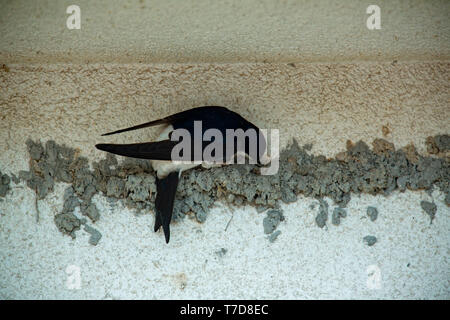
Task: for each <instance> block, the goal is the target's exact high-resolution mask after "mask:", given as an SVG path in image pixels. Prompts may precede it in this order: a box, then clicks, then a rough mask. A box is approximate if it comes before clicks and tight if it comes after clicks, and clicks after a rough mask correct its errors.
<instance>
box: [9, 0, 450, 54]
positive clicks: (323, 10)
mask: <svg viewBox="0 0 450 320" xmlns="http://www.w3.org/2000/svg"><path fill="white" fill-rule="evenodd" d="M1 3H2V10H0V39H1V41H0V61H3V62H23V61H28V62H45V63H48V62H74V61H76V62H127V63H128V62H145V63H151V62H166V63H167V62H197V63H198V62H264V61H265V62H311V61H315V62H317V61H321V62H333V61H341V62H342V61H355V60H370V61H373V60H377V61H380V60H388V61H389V60H393V59H402V60H405V59H413V60H414V59H416V60H417V59H442V58H444V59H446V58H448V57H449V54H450V22H449V19H448V17H449V16H450V2H449V1H446V0H439V1H437V0H431V1H429V0H406V1H390V0H377V1H369V0H362V1H361V0H352V1H327V0H310V1H307V0H285V1H272V0H263V1H258V0H250V1H249V0H247V1H239V0H231V1H217V0H215V1H210V0H185V1H177V0H154V1H149V0H127V1H118V0H114V1H107V0H101V1H98V0H97V1H88V0H77V1H72V0H70V1H69V0H61V1H56V0H47V1H43V0H40V1H26V0H16V1H4V0H2V1H1ZM72 4H76V5H78V6H79V7H80V9H81V30H68V29H67V28H66V19H67V17H68V16H69V15H68V14H66V13H65V12H66V8H67V7H68V6H69V5H72ZM371 4H376V5H378V6H379V7H380V9H381V30H368V29H367V27H366V20H367V18H368V17H369V15H368V14H366V9H367V7H368V6H369V5H371Z"/></svg>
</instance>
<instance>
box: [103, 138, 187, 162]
mask: <svg viewBox="0 0 450 320" xmlns="http://www.w3.org/2000/svg"><path fill="white" fill-rule="evenodd" d="M177 144H178V141H171V140H163V141H155V142H145V143H132V144H110V143H101V144H97V145H95V147H96V148H97V149H99V150H102V151H106V152H110V153H114V154H117V155H120V156H125V157H132V158H140V159H151V160H169V161H170V160H172V157H171V155H172V149H173V147H174V146H175V145H177Z"/></svg>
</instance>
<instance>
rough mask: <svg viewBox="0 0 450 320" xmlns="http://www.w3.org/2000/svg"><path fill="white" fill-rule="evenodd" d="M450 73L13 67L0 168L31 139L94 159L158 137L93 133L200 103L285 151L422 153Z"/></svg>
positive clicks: (7, 77)
mask: <svg viewBox="0 0 450 320" xmlns="http://www.w3.org/2000/svg"><path fill="white" fill-rule="evenodd" d="M449 71H450V64H449V63H448V62H433V63H425V62H415V63H412V62H398V63H396V64H392V63H366V62H360V63H351V64H296V65H295V66H290V65H287V64H219V65H218V64H163V65H155V64H152V65H140V64H127V65H116V64H108V65H89V66H86V65H40V66H24V65H10V67H9V70H8V72H6V71H5V70H2V71H1V72H0V79H1V81H0V86H1V92H2V93H1V95H0V105H1V106H2V110H1V115H2V130H0V146H1V147H2V149H3V150H5V151H6V152H2V153H1V154H0V161H1V163H3V164H5V165H6V164H7V165H8V166H14V165H16V164H17V161H16V160H15V155H16V154H18V152H19V153H22V152H25V143H24V142H25V140H26V139H27V138H28V137H33V138H37V137H39V138H41V139H43V140H46V139H50V138H52V139H57V140H58V141H59V142H64V143H66V144H68V145H71V146H75V147H78V148H80V149H81V150H82V152H83V153H85V154H86V155H89V156H94V155H100V152H98V151H96V150H95V148H94V147H93V146H94V145H95V144H96V143H99V142H105V141H116V142H126V141H130V140H131V141H136V142H139V141H145V140H148V139H150V138H152V137H153V136H154V135H155V134H156V133H157V132H158V131H157V130H156V129H145V130H139V131H135V132H132V133H127V134H122V135H118V136H114V137H100V134H102V133H105V132H108V131H111V130H114V129H117V128H122V127H126V126H130V125H135V124H139V123H142V122H145V121H148V120H151V119H156V118H159V117H161V116H163V115H168V114H171V113H174V112H177V111H181V110H185V109H188V108H191V107H195V106H200V105H224V106H227V107H229V108H231V109H233V110H236V111H238V112H239V113H241V114H242V115H243V116H244V117H246V118H248V119H250V120H251V121H253V122H255V123H256V124H257V125H258V126H260V127H263V128H271V129H273V128H276V129H279V130H280V139H281V146H282V147H283V146H285V145H286V144H287V143H288V142H289V141H290V140H291V139H292V138H293V137H295V138H296V139H297V140H298V141H299V142H300V143H301V144H305V143H313V145H314V148H313V152H316V153H323V154H326V155H328V156H332V155H334V154H335V153H337V152H339V151H342V150H343V149H344V148H345V142H346V140H347V139H350V140H352V141H357V140H359V139H363V140H365V141H366V142H367V143H370V142H371V141H372V140H373V139H374V138H376V137H382V138H385V139H387V140H389V141H392V142H394V143H395V144H396V145H397V146H405V145H406V144H408V143H410V142H412V143H414V144H416V146H417V147H418V148H419V150H420V151H422V152H424V151H425V146H424V141H425V138H426V137H427V136H429V135H435V134H439V133H448V132H450V122H449V121H448V119H450V107H449V92H450V81H449V80H450V72H449ZM383 126H386V127H388V129H389V131H390V133H389V134H387V135H383V133H382V127H383ZM22 165H23V166H25V167H26V166H27V163H26V162H23V163H22Z"/></svg>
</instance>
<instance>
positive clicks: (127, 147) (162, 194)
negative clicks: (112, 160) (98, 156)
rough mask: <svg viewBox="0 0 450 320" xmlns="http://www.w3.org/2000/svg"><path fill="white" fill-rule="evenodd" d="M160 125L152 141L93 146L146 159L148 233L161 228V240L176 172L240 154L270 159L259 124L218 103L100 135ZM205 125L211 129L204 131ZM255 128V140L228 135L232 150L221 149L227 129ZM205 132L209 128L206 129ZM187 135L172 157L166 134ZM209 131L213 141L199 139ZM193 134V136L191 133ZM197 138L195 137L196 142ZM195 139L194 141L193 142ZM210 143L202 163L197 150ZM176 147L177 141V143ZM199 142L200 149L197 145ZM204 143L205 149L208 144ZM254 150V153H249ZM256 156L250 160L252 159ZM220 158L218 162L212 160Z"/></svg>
mask: <svg viewBox="0 0 450 320" xmlns="http://www.w3.org/2000/svg"><path fill="white" fill-rule="evenodd" d="M158 125H162V126H164V127H163V129H162V131H161V133H160V135H159V137H158V138H157V139H156V141H153V142H145V143H133V144H110V143H102V144H96V145H95V147H96V148H97V149H99V150H102V151H106V152H109V153H113V154H116V155H121V156H125V157H132V158H140V159H148V160H150V162H151V165H152V167H153V169H154V171H155V172H156V199H155V224H154V232H157V231H158V230H159V229H160V227H161V226H162V228H163V232H164V236H165V240H166V243H169V239H170V227H169V225H170V222H171V219H172V212H173V206H174V201H175V195H176V190H177V186H178V182H179V180H180V177H181V174H182V172H184V171H186V170H189V169H192V168H195V167H197V166H200V165H201V166H202V167H204V168H211V167H214V166H220V165H224V164H233V162H232V161H231V160H234V159H235V158H236V156H238V155H240V156H244V157H246V158H247V159H253V161H256V164H257V165H265V164H268V163H269V162H270V157H269V156H267V153H266V139H265V136H264V135H263V134H262V133H261V131H260V130H259V128H258V127H257V126H255V125H254V124H253V123H251V122H249V121H248V120H246V119H244V118H243V117H242V116H241V115H239V114H238V113H236V112H234V111H231V110H229V109H227V108H226V107H221V106H202V107H196V108H192V109H188V110H185V111H182V112H179V113H175V114H172V115H169V116H167V117H164V118H161V119H157V120H153V121H150V122H146V123H143V124H140V125H136V126H132V127H129V128H125V129H120V130H116V131H112V132H108V133H105V134H103V135H102V136H109V135H113V134H118V133H122V132H127V131H131V130H137V129H142V128H147V127H153V126H158ZM210 129H211V130H210ZM249 129H251V130H254V131H255V132H256V136H253V137H256V140H254V139H252V137H245V136H242V135H241V136H237V137H235V136H232V138H233V143H234V144H233V149H232V150H231V152H229V153H227V150H226V144H227V143H229V142H230V140H228V142H227V134H228V133H229V130H232V132H235V133H236V132H238V131H239V130H242V131H241V133H242V132H249V131H248V130H249ZM208 130H209V131H208ZM180 132H181V133H185V134H188V135H187V137H188V138H186V139H188V141H184V139H185V138H184V137H183V142H184V143H187V144H186V146H187V147H186V148H185V149H183V150H182V151H183V152H180V153H179V154H180V155H181V154H183V156H185V157H184V158H183V156H181V159H183V161H179V160H174V156H173V154H172V151H174V149H175V148H177V145H178V144H179V143H180V142H179V141H176V140H175V141H173V139H172V138H175V137H174V136H177V135H178V133H180ZM208 132H210V133H212V132H213V133H215V134H214V135H213V136H214V139H213V137H212V136H211V135H210V137H209V139H206V140H203V139H204V135H205V133H208ZM196 135H197V136H196ZM199 135H200V136H201V141H200V142H199V141H197V140H198V138H199ZM195 139H196V140H195ZM213 143H215V146H216V147H217V148H215V149H214V148H213V149H214V150H213V151H212V152H211V155H212V156H213V157H214V158H213V160H215V161H206V160H205V159H204V158H202V156H203V152H205V151H206V150H208V148H209V150H211V145H212V144H213ZM178 146H179V145H178ZM199 146H200V147H199ZM208 146H209V147H208ZM255 149H256V155H255V154H254V152H253V153H252V151H254V150H255ZM254 158H256V159H254ZM217 160H220V161H217Z"/></svg>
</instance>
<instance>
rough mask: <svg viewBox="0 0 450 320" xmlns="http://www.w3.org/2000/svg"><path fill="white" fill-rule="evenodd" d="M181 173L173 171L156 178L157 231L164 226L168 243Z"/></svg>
mask: <svg viewBox="0 0 450 320" xmlns="http://www.w3.org/2000/svg"><path fill="white" fill-rule="evenodd" d="M178 180H179V173H178V172H172V173H170V174H169V175H168V176H167V177H165V178H163V179H158V178H156V200H155V209H156V216H155V227H154V230H155V232H156V231H158V229H159V228H160V227H161V226H162V227H163V231H164V236H165V237H166V243H169V239H170V227H169V224H170V221H171V220H172V212H173V202H174V200H175V193H176V191H177V186H178Z"/></svg>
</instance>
